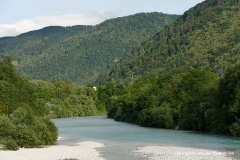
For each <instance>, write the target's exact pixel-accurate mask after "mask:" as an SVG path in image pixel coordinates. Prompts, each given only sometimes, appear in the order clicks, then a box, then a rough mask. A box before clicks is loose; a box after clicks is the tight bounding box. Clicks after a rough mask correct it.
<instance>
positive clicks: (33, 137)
mask: <svg viewBox="0 0 240 160" xmlns="http://www.w3.org/2000/svg"><path fill="white" fill-rule="evenodd" d="M0 90H1V92H0V144H2V145H1V149H12V150H17V149H18V148H19V147H39V146H42V145H50V144H54V143H55V142H56V140H57V136H58V133H57V128H56V126H55V125H54V124H53V123H52V122H51V121H50V119H51V118H61V117H73V116H90V115H96V114H100V113H104V112H105V110H104V108H97V107H96V106H97V105H96V103H97V97H96V93H95V91H94V90H93V89H92V88H91V87H79V86H77V85H75V84H73V83H70V82H67V81H61V80H56V81H53V82H52V83H49V82H45V81H41V80H33V79H30V78H27V77H22V76H20V75H19V74H17V72H16V70H15V67H14V65H13V63H12V60H11V58H10V57H2V58H1V59H0Z"/></svg>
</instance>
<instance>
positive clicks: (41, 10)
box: [0, 0, 204, 37]
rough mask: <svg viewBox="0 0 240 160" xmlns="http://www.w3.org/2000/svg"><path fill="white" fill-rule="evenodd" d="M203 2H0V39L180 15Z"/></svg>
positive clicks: (29, 0) (36, 0) (119, 0)
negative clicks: (135, 16) (44, 30)
mask: <svg viewBox="0 0 240 160" xmlns="http://www.w3.org/2000/svg"><path fill="white" fill-rule="evenodd" d="M202 1H204V0H0V37H3V36H15V35H18V34H20V33H23V32H27V31H30V30H36V29H40V28H43V27H46V26H56V25H58V26H72V25H95V24H98V23H100V22H102V21H104V20H106V19H110V18H116V17H122V16H127V15H131V14H135V13H140V12H163V13H169V14H183V13H184V12H185V11H186V10H188V9H189V8H191V7H193V6H195V5H196V4H198V3H200V2H202Z"/></svg>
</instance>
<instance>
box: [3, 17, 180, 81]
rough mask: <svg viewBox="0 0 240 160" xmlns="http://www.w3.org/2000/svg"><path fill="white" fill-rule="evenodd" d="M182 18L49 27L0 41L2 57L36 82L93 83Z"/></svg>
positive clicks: (119, 19)
mask: <svg viewBox="0 0 240 160" xmlns="http://www.w3.org/2000/svg"><path fill="white" fill-rule="evenodd" d="M178 17H179V16H177V15H166V14H162V13H140V14H136V15H131V16H127V17H121V18H116V19H111V20H107V21H105V22H103V23H101V24H99V25H96V26H73V27H46V28H43V29H41V30H37V31H31V32H28V33H24V34H22V35H19V36H17V37H5V38H0V55H9V56H11V57H12V58H13V60H14V61H15V64H16V65H17V68H18V70H19V71H20V72H21V73H24V74H27V75H30V76H32V77H33V78H35V79H43V80H48V81H49V80H54V79H67V80H71V81H74V82H77V83H80V84H83V83H91V82H93V81H94V80H95V79H96V78H97V77H98V76H99V73H100V72H102V71H104V70H106V69H107V68H108V67H110V66H112V65H113V64H114V63H116V62H118V61H119V59H121V58H122V57H123V56H125V55H126V54H127V53H129V52H130V51H131V50H132V49H133V48H134V47H136V46H138V45H140V44H141V43H142V42H143V41H145V40H147V39H148V38H149V37H151V36H153V35H155V34H156V33H157V32H159V30H160V29H161V28H162V27H163V26H165V25H166V24H169V23H171V22H173V21H175V20H176V19H177V18H178Z"/></svg>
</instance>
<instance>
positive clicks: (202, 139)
mask: <svg viewBox="0 0 240 160" xmlns="http://www.w3.org/2000/svg"><path fill="white" fill-rule="evenodd" d="M53 121H54V123H55V125H56V126H57V127H58V131H59V136H60V137H61V139H60V140H59V141H58V144H65V145H74V144H75V143H77V142H81V141H88V140H91V141H97V142H101V143H104V144H105V145H106V147H104V148H100V149H99V151H100V153H101V155H102V156H103V157H104V158H105V159H107V160H108V159H109V160H112V159H114V160H122V159H128V160H141V159H144V157H141V156H136V154H134V152H133V151H134V150H135V149H136V148H137V147H139V146H145V145H161V146H164V145H166V146H180V147H191V148H200V149H210V150H218V151H227V152H231V153H234V157H235V158H236V159H240V156H239V153H240V140H239V139H237V138H232V137H228V136H222V135H212V134H204V133H198V132H192V131H182V130H170V129H159V128H146V127H140V126H138V125H133V124H129V123H123V122H116V121H114V120H112V119H108V118H106V116H94V117H77V118H64V119H55V120H53Z"/></svg>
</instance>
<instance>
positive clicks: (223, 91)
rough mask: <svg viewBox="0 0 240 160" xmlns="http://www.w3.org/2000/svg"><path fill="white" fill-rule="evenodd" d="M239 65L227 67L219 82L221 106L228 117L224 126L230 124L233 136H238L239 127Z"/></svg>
mask: <svg viewBox="0 0 240 160" xmlns="http://www.w3.org/2000/svg"><path fill="white" fill-rule="evenodd" d="M239 86H240V65H239V64H238V65H236V66H235V67H232V68H229V69H228V70H227V73H226V74H225V77H224V78H223V79H222V80H221V82H220V87H219V88H220V89H219V90H220V92H219V99H220V104H221V105H222V106H223V107H222V108H221V110H222V112H223V113H225V115H228V118H226V119H225V121H224V123H223V124H225V125H226V126H230V132H231V133H232V134H233V135H234V136H240V134H239V133H240V127H239V124H240V122H239V119H240V116H239V113H240V105H239V102H240V87H239Z"/></svg>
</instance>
